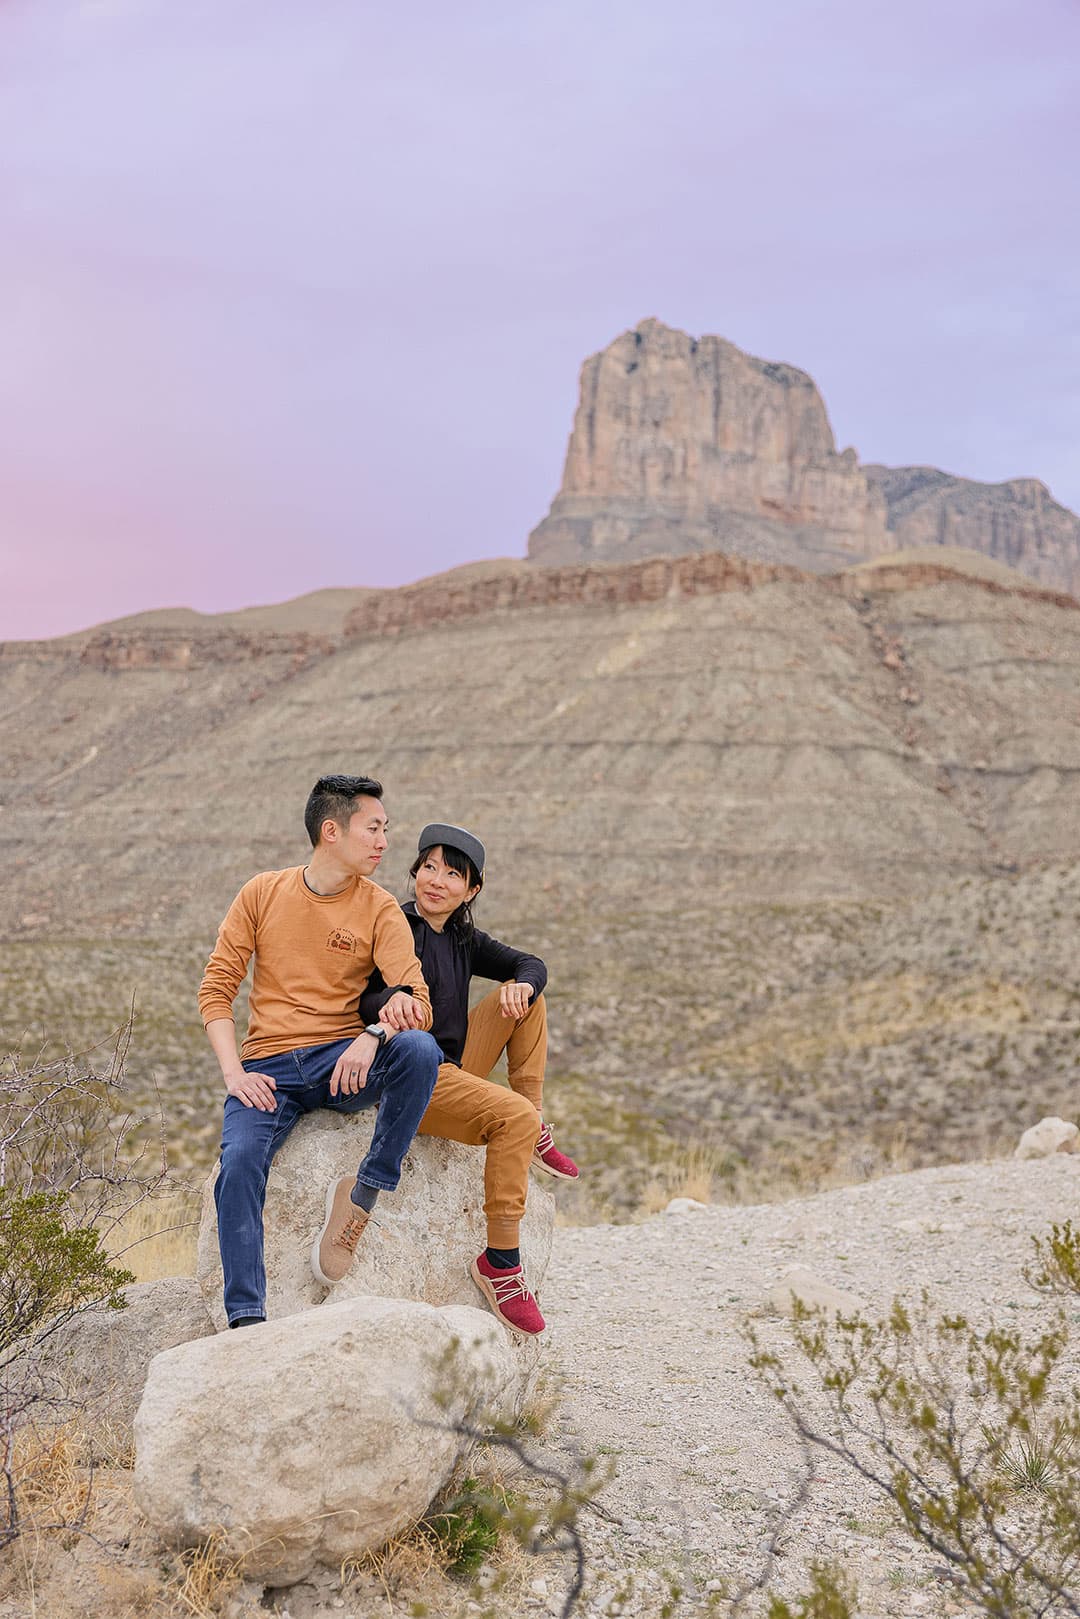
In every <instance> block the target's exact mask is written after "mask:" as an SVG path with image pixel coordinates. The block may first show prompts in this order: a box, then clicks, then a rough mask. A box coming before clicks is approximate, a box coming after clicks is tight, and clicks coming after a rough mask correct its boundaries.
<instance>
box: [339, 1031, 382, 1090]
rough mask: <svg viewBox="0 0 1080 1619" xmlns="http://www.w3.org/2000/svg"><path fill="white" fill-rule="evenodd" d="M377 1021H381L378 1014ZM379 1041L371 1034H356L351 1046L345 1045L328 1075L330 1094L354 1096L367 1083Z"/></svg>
mask: <svg viewBox="0 0 1080 1619" xmlns="http://www.w3.org/2000/svg"><path fill="white" fill-rule="evenodd" d="M379 1021H380V1022H381V1021H382V1017H381V1014H380V1019H379ZM378 1049H379V1042H378V1041H377V1040H376V1038H375V1036H374V1035H373V1034H367V1033H365V1034H358V1035H357V1037H356V1039H355V1040H354V1041H353V1043H352V1045H351V1046H346V1047H345V1050H344V1051H343V1052H342V1053H341V1056H340V1057H339V1058H338V1060H337V1062H336V1063H335V1064H334V1072H333V1073H332V1074H331V1075H330V1095H331V1096H337V1095H338V1093H339V1092H340V1093H341V1095H342V1096H356V1095H357V1093H358V1092H359V1091H362V1090H363V1088H364V1086H365V1085H366V1084H367V1077H368V1069H369V1068H370V1067H371V1064H372V1063H373V1061H374V1060H375V1053H376V1052H377V1051H378Z"/></svg>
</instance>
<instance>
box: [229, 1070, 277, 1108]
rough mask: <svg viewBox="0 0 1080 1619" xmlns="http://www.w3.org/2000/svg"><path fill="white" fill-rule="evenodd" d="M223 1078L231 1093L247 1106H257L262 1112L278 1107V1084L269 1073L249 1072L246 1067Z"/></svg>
mask: <svg viewBox="0 0 1080 1619" xmlns="http://www.w3.org/2000/svg"><path fill="white" fill-rule="evenodd" d="M223 1078H224V1080H225V1089H226V1090H227V1091H228V1093H229V1095H230V1096H236V1097H238V1098H239V1099H240V1101H241V1102H243V1104H244V1106H245V1107H257V1108H258V1110H259V1112H260V1113H273V1111H274V1109H275V1108H276V1107H277V1097H276V1096H275V1094H274V1092H275V1091H276V1090H277V1086H276V1085H275V1084H274V1081H273V1080H272V1079H271V1077H270V1075H269V1074H249V1073H248V1071H247V1069H246V1068H237V1069H234V1070H232V1071H231V1072H230V1073H227V1074H225V1075H223Z"/></svg>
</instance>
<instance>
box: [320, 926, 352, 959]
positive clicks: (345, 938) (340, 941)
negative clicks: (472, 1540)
mask: <svg viewBox="0 0 1080 1619" xmlns="http://www.w3.org/2000/svg"><path fill="white" fill-rule="evenodd" d="M326 948H327V949H328V950H340V951H341V952H342V954H343V955H346V956H354V955H355V954H356V934H355V933H350V932H349V930H348V928H335V929H334V931H333V932H332V933H331V935H330V937H329V938H328V939H327V941H326Z"/></svg>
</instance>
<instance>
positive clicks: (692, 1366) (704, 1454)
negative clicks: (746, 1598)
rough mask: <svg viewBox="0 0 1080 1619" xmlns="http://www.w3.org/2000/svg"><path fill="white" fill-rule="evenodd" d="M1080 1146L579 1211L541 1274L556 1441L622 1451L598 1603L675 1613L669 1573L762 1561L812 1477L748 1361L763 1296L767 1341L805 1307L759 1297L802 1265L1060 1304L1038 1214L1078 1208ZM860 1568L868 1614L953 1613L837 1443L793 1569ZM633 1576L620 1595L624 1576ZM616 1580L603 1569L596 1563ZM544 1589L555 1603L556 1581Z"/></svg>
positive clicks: (787, 1580)
mask: <svg viewBox="0 0 1080 1619" xmlns="http://www.w3.org/2000/svg"><path fill="white" fill-rule="evenodd" d="M1078 1202H1080V1157H1075V1158H1070V1157H1064V1156H1058V1157H1055V1158H1051V1159H1043V1160H1038V1161H1035V1162H1030V1163H1016V1162H1013V1161H1011V1160H1005V1161H999V1162H994V1163H983V1164H965V1165H958V1166H955V1167H947V1168H940V1169H930V1170H923V1171H919V1172H916V1173H913V1174H905V1175H896V1176H890V1177H888V1178H885V1179H882V1180H879V1181H874V1182H871V1183H868V1184H866V1185H862V1186H857V1187H848V1188H845V1189H843V1190H840V1191H835V1192H828V1193H824V1194H821V1195H819V1196H816V1197H811V1198H806V1199H800V1200H798V1201H794V1202H789V1203H782V1204H766V1205H759V1206H753V1207H741V1208H726V1207H710V1208H705V1209H695V1210H694V1211H692V1212H690V1213H683V1214H663V1215H658V1216H656V1217H654V1218H653V1219H651V1220H649V1221H648V1222H646V1223H645V1224H642V1225H636V1226H602V1227H593V1228H578V1229H560V1230H558V1231H557V1232H556V1239H555V1248H554V1252H553V1255H552V1263H551V1268H550V1270H549V1273H548V1278H547V1282H546V1285H545V1288H544V1309H545V1313H546V1315H547V1318H548V1320H549V1323H550V1327H551V1333H552V1339H553V1343H552V1348H553V1350H554V1352H555V1353H554V1355H553V1357H552V1358H553V1360H554V1361H555V1362H556V1364H557V1366H558V1368H559V1371H560V1374H561V1377H562V1379H563V1387H564V1400H563V1405H562V1407H561V1410H560V1417H561V1426H560V1432H559V1434H558V1436H557V1437H556V1436H553V1437H552V1440H551V1444H552V1447H553V1449H556V1450H557V1449H560V1448H563V1447H564V1446H565V1447H569V1446H579V1447H580V1448H581V1450H582V1451H583V1452H586V1453H592V1454H600V1455H602V1456H609V1457H611V1458H612V1459H613V1461H614V1463H615V1468H616V1471H615V1476H614V1479H613V1480H612V1482H611V1483H610V1485H609V1486H608V1487H607V1489H606V1490H605V1492H604V1494H603V1496H602V1503H603V1505H604V1506H605V1507H606V1509H607V1511H608V1512H609V1513H611V1514H613V1515H614V1516H615V1517H616V1518H617V1519H619V1520H621V1522H620V1524H618V1525H614V1524H611V1523H609V1522H608V1521H607V1520H605V1519H603V1518H600V1517H599V1516H597V1515H595V1514H591V1513H587V1514H585V1521H586V1533H587V1539H588V1547H589V1554H590V1566H591V1569H592V1573H593V1577H594V1586H593V1590H592V1595H591V1598H590V1601H589V1602H588V1603H587V1604H586V1606H585V1608H584V1610H583V1611H584V1612H585V1613H590V1614H602V1613H608V1612H617V1611H622V1612H624V1613H640V1614H649V1615H652V1614H659V1613H660V1611H661V1605H662V1597H663V1592H664V1590H665V1588H666V1581H667V1575H668V1574H670V1575H671V1576H672V1577H674V1578H675V1579H677V1580H678V1583H679V1584H681V1585H682V1586H683V1587H684V1588H686V1586H687V1583H688V1581H692V1582H693V1584H694V1585H695V1586H696V1588H697V1590H698V1591H699V1592H701V1593H707V1591H708V1588H709V1582H710V1581H715V1580H717V1579H718V1578H722V1577H725V1576H727V1577H730V1576H736V1577H748V1576H750V1575H752V1574H753V1572H754V1571H755V1570H756V1568H757V1567H758V1566H759V1565H760V1559H761V1555H762V1550H763V1547H764V1544H765V1541H766V1538H767V1536H768V1534H769V1531H770V1528H771V1526H772V1524H773V1523H774V1522H775V1520H776V1516H777V1513H778V1511H779V1510H780V1509H781V1508H782V1506H783V1504H784V1503H785V1502H788V1501H790V1499H791V1497H792V1493H793V1483H792V1480H793V1477H794V1475H795V1473H796V1471H797V1468H798V1463H799V1451H798V1447H797V1444H796V1442H795V1440H794V1438H793V1436H792V1433H791V1430H790V1428H789V1427H788V1425H787V1422H786V1419H785V1418H784V1416H783V1413H782V1411H781V1410H780V1408H779V1407H778V1406H777V1405H776V1403H775V1401H774V1400H773V1399H772V1397H771V1396H770V1395H769V1394H767V1393H766V1392H765V1391H764V1390H763V1389H762V1388H761V1387H760V1386H759V1385H758V1384H757V1383H756V1381H755V1378H754V1375H753V1373H752V1372H751V1371H750V1370H749V1368H748V1364H747V1359H748V1349H747V1345H746V1341H745V1337H744V1332H745V1327H746V1322H747V1318H748V1316H750V1317H752V1318H753V1320H754V1325H755V1327H756V1329H757V1331H758V1333H759V1335H760V1338H761V1340H762V1342H763V1343H764V1344H766V1345H767V1346H770V1347H772V1346H782V1345H784V1344H786V1343H789V1342H790V1325H789V1323H788V1322H786V1321H785V1320H784V1319H783V1318H780V1317H777V1316H774V1315H770V1314H767V1313H765V1312H763V1311H762V1310H761V1305H762V1301H763V1299H764V1295H765V1293H766V1292H767V1290H768V1288H769V1287H770V1286H771V1285H772V1284H773V1283H774V1282H776V1281H777V1280H779V1279H780V1277H781V1276H782V1275H783V1273H784V1272H785V1271H787V1270H788V1269H790V1268H792V1267H794V1266H795V1265H802V1266H806V1267H808V1268H809V1269H810V1270H811V1271H813V1272H814V1273H815V1274H816V1275H817V1276H818V1277H820V1278H821V1279H822V1280H823V1281H825V1282H828V1283H831V1284H832V1285H834V1286H836V1287H840V1288H843V1289H846V1290H848V1291H850V1292H853V1293H855V1294H857V1295H858V1296H859V1297H860V1298H861V1299H862V1300H863V1301H864V1302H865V1304H866V1305H867V1306H868V1308H869V1310H870V1311H872V1312H874V1313H884V1312H885V1311H886V1310H887V1309H888V1307H889V1305H890V1304H891V1302H892V1300H893V1299H894V1297H896V1295H897V1294H902V1295H904V1296H905V1297H907V1298H911V1299H915V1298H916V1297H917V1295H918V1293H919V1291H920V1290H921V1289H922V1288H924V1287H925V1288H926V1289H928V1291H929V1293H930V1295H931V1297H932V1301H933V1304H934V1306H935V1308H938V1307H940V1308H942V1309H944V1308H946V1307H947V1308H948V1309H950V1310H960V1311H963V1312H964V1313H965V1314H967V1315H969V1316H970V1317H971V1318H972V1319H973V1320H974V1321H976V1322H980V1323H982V1322H987V1321H989V1319H990V1318H991V1317H994V1318H995V1319H997V1320H999V1321H1003V1322H1019V1323H1020V1324H1021V1325H1022V1327H1023V1328H1024V1330H1025V1332H1026V1333H1027V1334H1032V1333H1034V1332H1035V1331H1036V1330H1037V1329H1038V1328H1039V1327H1040V1326H1041V1324H1042V1323H1043V1322H1044V1321H1046V1320H1048V1319H1049V1316H1050V1314H1051V1313H1052V1310H1053V1305H1052V1303H1050V1302H1049V1301H1047V1300H1046V1299H1044V1298H1043V1297H1042V1296H1040V1295H1038V1294H1036V1293H1035V1292H1034V1291H1033V1290H1032V1289H1031V1288H1030V1287H1028V1285H1027V1284H1026V1283H1025V1282H1024V1281H1023V1280H1022V1278H1021V1274H1020V1273H1021V1268H1022V1266H1023V1265H1024V1264H1025V1262H1026V1261H1027V1260H1028V1259H1029V1258H1030V1257H1031V1245H1030V1238H1031V1236H1032V1234H1035V1233H1040V1234H1041V1233H1043V1232H1045V1230H1046V1228H1047V1226H1048V1225H1049V1223H1050V1222H1051V1221H1053V1220H1056V1221H1062V1220H1064V1219H1066V1218H1069V1217H1070V1216H1071V1215H1073V1214H1075V1213H1076V1211H1077V1208H1078ZM822 1555H829V1556H835V1557H837V1558H839V1559H840V1560H841V1561H842V1562H843V1563H844V1564H845V1566H846V1567H847V1568H848V1569H849V1571H850V1572H851V1573H852V1574H853V1575H854V1576H855V1577H856V1579H857V1580H858V1584H859V1591H860V1613H861V1614H865V1615H867V1616H871V1615H879V1614H880V1615H885V1614H889V1615H893V1614H895V1615H907V1614H925V1615H927V1616H931V1615H936V1614H946V1613H956V1612H958V1611H959V1610H958V1608H957V1606H956V1604H955V1602H954V1601H953V1599H952V1596H951V1593H950V1590H949V1588H948V1586H947V1585H946V1584H945V1583H943V1582H941V1581H940V1580H939V1579H938V1578H937V1576H936V1575H935V1573H934V1570H933V1565H932V1562H931V1560H930V1558H929V1557H928V1556H927V1555H926V1554H923V1553H922V1552H921V1551H920V1550H919V1549H918V1548H916V1547H915V1546H914V1544H913V1543H912V1542H911V1541H910V1540H909V1539H908V1537H907V1536H905V1535H904V1534H903V1533H902V1532H900V1531H899V1530H897V1529H896V1528H895V1527H894V1526H893V1522H892V1519H891V1518H890V1515H889V1512H888V1510H887V1508H886V1507H885V1506H884V1505H883V1503H882V1502H881V1500H880V1499H879V1498H877V1497H875V1495H874V1494H873V1492H872V1490H871V1489H870V1488H869V1487H868V1486H865V1485H862V1484H861V1481H859V1480H858V1479H857V1478H856V1477H855V1476H854V1475H853V1474H852V1473H851V1472H850V1471H849V1470H848V1469H846V1468H843V1466H842V1465H841V1464H839V1463H837V1462H833V1461H825V1462H818V1463H817V1464H816V1465H815V1471H814V1475H813V1479H812V1482H811V1485H810V1488H809V1493H808V1495H807V1497H806V1499H805V1501H804V1502H803V1504H802V1505H801V1506H800V1507H799V1508H798V1509H797V1511H796V1512H795V1513H794V1515H793V1517H792V1519H791V1522H790V1524H789V1526H788V1529H787V1530H786V1531H785V1535H784V1537H783V1540H782V1543H781V1554H780V1556H779V1558H778V1562H777V1565H776V1571H775V1575H774V1579H775V1582H776V1584H777V1586H778V1587H780V1588H781V1589H786V1590H787V1591H798V1590H800V1589H802V1588H803V1586H804V1583H805V1582H804V1576H805V1568H806V1564H807V1562H808V1561H809V1559H810V1557H812V1556H822ZM628 1573H629V1574H630V1575H631V1576H632V1580H633V1591H632V1593H631V1594H630V1595H629V1596H628V1597H624V1598H623V1606H622V1608H621V1610H620V1609H619V1607H618V1606H617V1605H616V1606H614V1607H613V1606H612V1601H613V1599H614V1597H615V1594H616V1593H617V1591H618V1589H619V1587H620V1586H625V1579H626V1575H627V1574H628ZM597 1575H599V1576H600V1578H599V1581H598V1583H597V1582H596V1576H597ZM548 1583H549V1584H550V1586H551V1591H550V1594H549V1595H548V1596H547V1597H545V1596H544V1595H539V1596H536V1597H532V1598H530V1599H528V1600H527V1602H526V1611H528V1610H530V1609H531V1610H532V1611H543V1610H545V1609H557V1607H558V1602H557V1587H558V1584H559V1582H557V1581H555V1580H553V1579H550V1578H549V1581H548Z"/></svg>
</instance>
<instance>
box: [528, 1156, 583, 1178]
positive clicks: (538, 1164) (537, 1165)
mask: <svg viewBox="0 0 1080 1619" xmlns="http://www.w3.org/2000/svg"><path fill="white" fill-rule="evenodd" d="M532 1166H533V1168H534V1169H538V1170H539V1171H540V1173H541V1174H542V1175H550V1176H551V1178H552V1180H556V1181H578V1180H580V1179H581V1171H580V1170H579V1171H578V1173H577V1174H576V1175H568V1174H566V1172H565V1170H562V1169H552V1168H551V1166H550V1165H549V1164H545V1162H544V1160H543V1159H542V1158H534V1159H533V1161H532Z"/></svg>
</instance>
